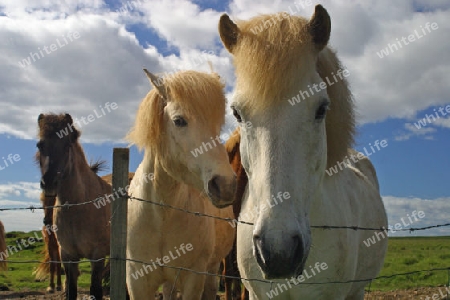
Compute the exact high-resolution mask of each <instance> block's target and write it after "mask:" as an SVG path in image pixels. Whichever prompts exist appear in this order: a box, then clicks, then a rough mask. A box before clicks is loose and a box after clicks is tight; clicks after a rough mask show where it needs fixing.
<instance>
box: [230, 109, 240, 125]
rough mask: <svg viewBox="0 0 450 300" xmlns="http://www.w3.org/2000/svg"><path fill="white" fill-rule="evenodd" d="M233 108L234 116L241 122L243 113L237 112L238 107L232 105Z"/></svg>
mask: <svg viewBox="0 0 450 300" xmlns="http://www.w3.org/2000/svg"><path fill="white" fill-rule="evenodd" d="M231 109H232V110H233V116H234V117H235V118H236V120H237V121H238V123H241V122H242V118H241V115H240V114H239V113H238V112H237V110H236V108H234V106H232V107H231Z"/></svg>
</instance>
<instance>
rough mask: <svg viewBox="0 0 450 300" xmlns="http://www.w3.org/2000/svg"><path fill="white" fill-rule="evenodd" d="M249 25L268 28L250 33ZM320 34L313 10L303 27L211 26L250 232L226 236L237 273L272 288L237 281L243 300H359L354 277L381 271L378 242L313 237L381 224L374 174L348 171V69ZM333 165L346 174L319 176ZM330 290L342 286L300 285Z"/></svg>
mask: <svg viewBox="0 0 450 300" xmlns="http://www.w3.org/2000/svg"><path fill="white" fill-rule="evenodd" d="M259 24H270V26H268V27H267V28H265V29H264V30H263V31H262V32H259V33H257V34H255V33H253V32H252V28H254V26H257V25H259ZM330 31H331V21H330V17H329V15H328V13H327V11H326V10H325V9H324V8H323V7H322V6H320V5H317V6H316V7H315V13H314V15H313V17H312V18H311V20H309V21H308V20H307V19H305V18H302V17H296V16H291V15H289V14H287V13H279V14H275V15H261V16H258V17H255V18H253V19H251V20H249V21H240V22H238V23H237V24H235V23H234V22H233V21H231V20H230V18H229V17H228V16H227V15H223V16H222V17H221V19H220V22H219V32H220V37H221V39H222V42H223V44H224V45H225V47H226V48H227V49H228V51H229V52H230V53H231V54H233V56H234V66H235V71H236V86H235V93H234V95H235V96H234V99H233V103H232V105H231V106H232V107H233V114H234V115H235V117H236V118H237V120H238V122H240V123H241V124H251V126H241V144H240V154H241V157H242V165H243V166H244V168H245V171H246V173H247V175H248V180H249V181H248V185H247V189H246V191H245V194H244V198H243V201H242V207H241V215H240V217H241V218H243V216H246V219H245V221H248V222H252V223H253V224H254V225H253V226H252V225H245V224H239V225H238V227H237V252H238V255H237V256H238V265H239V271H240V272H241V274H242V276H243V277H244V278H254V279H266V280H267V279H270V280H272V281H273V282H274V283H273V284H269V283H266V282H258V281H251V282H247V281H244V285H245V286H246V288H247V289H249V292H250V299H266V298H267V297H268V296H269V295H270V297H271V298H272V297H273V296H275V295H276V294H279V296H278V297H277V299H334V300H342V299H363V298H364V286H365V285H366V284H367V283H368V282H369V280H367V281H358V280H360V279H368V278H369V279H370V278H374V277H376V276H377V274H378V273H379V271H380V269H381V268H382V266H383V260H384V256H385V253H386V249H387V239H384V240H382V241H379V242H378V243H377V244H375V245H372V246H371V247H370V248H368V247H366V246H365V245H364V243H363V241H364V240H365V239H367V238H369V237H370V236H371V235H373V232H372V231H364V230H349V229H345V228H344V229H335V230H324V229H322V228H315V226H321V225H336V226H360V227H375V228H381V227H383V226H384V227H386V226H387V219H386V213H385V209H384V206H383V202H382V201H381V197H380V193H379V190H378V183H377V180H376V177H374V176H372V175H373V174H366V173H364V172H365V171H367V170H373V169H372V168H371V163H370V161H369V160H368V158H366V157H364V156H363V155H359V154H358V155H357V161H358V162H357V163H356V164H353V163H352V162H350V158H349V157H351V159H352V160H353V162H355V156H354V155H351V154H352V153H351V152H350V151H349V148H350V147H351V145H352V143H353V136H354V126H355V125H354V123H355V122H354V106H353V98H352V95H351V93H350V91H349V88H348V84H347V81H346V79H345V77H346V76H345V74H346V73H348V71H347V70H343V69H342V67H341V65H340V63H339V60H338V59H337V56H336V54H335V53H334V52H333V51H332V50H331V49H330V48H328V47H327V43H328V40H329V37H330ZM347 76H348V75H347ZM319 87H320V88H319ZM288 99H290V100H292V104H290V103H291V101H289V103H288ZM294 100H295V101H294ZM328 109H329V111H328ZM337 163H340V164H341V163H342V164H345V165H346V166H347V168H343V169H342V170H341V171H340V172H338V173H337V174H334V175H328V174H326V172H325V170H327V168H330V167H333V166H335V165H336V164H337ZM313 268H314V269H313ZM301 274H303V275H301ZM312 277H313V278H312ZM330 281H339V282H342V281H353V282H349V283H340V284H319V285H312V284H307V283H312V282H316V283H317V282H320V283H322V282H330Z"/></svg>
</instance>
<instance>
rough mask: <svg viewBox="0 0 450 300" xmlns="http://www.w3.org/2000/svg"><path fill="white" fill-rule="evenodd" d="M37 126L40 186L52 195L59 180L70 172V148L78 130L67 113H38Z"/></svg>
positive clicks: (47, 194)
mask: <svg viewBox="0 0 450 300" xmlns="http://www.w3.org/2000/svg"><path fill="white" fill-rule="evenodd" d="M38 126H39V141H38V142H37V144H36V146H37V148H38V152H37V153H36V161H37V162H38V163H39V166H40V169H41V188H42V189H43V190H44V191H45V195H46V196H54V195H56V192H57V187H58V183H59V180H60V179H61V178H63V177H64V176H65V175H66V174H68V173H69V172H70V171H69V168H70V165H71V160H72V158H71V155H72V154H71V151H70V149H71V146H72V144H73V143H76V142H77V140H78V137H79V136H80V132H79V131H78V130H76V129H75V128H74V125H73V120H72V117H71V116H70V115H69V114H60V115H55V114H47V115H44V114H40V115H39V117H38Z"/></svg>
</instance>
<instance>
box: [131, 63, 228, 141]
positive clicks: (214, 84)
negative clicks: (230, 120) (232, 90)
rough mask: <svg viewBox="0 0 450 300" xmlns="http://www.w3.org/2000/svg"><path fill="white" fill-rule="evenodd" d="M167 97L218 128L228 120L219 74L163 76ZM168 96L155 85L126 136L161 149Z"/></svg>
mask: <svg viewBox="0 0 450 300" xmlns="http://www.w3.org/2000/svg"><path fill="white" fill-rule="evenodd" d="M162 84H163V85H164V86H165V88H166V90H167V92H168V96H167V97H168V99H167V101H168V102H170V101H173V102H175V103H177V104H179V105H180V106H181V108H182V109H183V111H184V112H185V114H186V115H185V117H186V118H187V119H188V120H190V119H195V120H199V121H200V122H202V123H203V124H205V125H207V126H212V127H214V129H216V130H217V131H220V127H221V126H222V125H223V123H224V121H225V103H226V100H225V96H224V92H223V89H224V84H223V83H222V82H221V81H220V78H219V76H218V75H217V74H215V73H212V74H207V73H202V72H197V71H180V72H177V73H175V74H173V75H170V76H167V77H164V78H163V82H162ZM164 106H165V100H164V99H163V98H162V96H161V95H159V94H158V92H157V90H156V89H155V88H153V89H152V90H151V91H150V92H149V93H148V94H147V96H146V97H145V98H144V99H143V101H142V102H141V104H140V106H139V109H138V112H137V116H136V121H135V124H134V126H133V128H132V129H131V130H130V132H129V133H128V135H127V137H126V139H127V140H128V141H130V142H131V143H132V144H135V145H136V146H137V147H138V148H139V149H143V148H150V149H158V148H159V147H161V141H162V139H161V136H162V135H163V134H164V123H163V113H164Z"/></svg>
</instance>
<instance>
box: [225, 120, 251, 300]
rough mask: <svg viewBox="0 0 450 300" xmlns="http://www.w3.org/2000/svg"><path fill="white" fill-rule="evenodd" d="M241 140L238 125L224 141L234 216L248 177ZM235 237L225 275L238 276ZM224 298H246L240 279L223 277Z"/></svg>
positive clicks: (239, 206) (239, 209) (246, 294)
mask: <svg viewBox="0 0 450 300" xmlns="http://www.w3.org/2000/svg"><path fill="white" fill-rule="evenodd" d="M240 142H241V138H240V130H239V127H238V128H237V129H236V130H235V131H234V132H233V134H232V135H231V137H230V138H229V139H228V140H227V142H226V143H225V149H226V150H227V153H228V159H229V162H230V164H231V167H232V168H233V171H234V172H235V173H236V176H237V182H236V193H235V195H234V201H233V213H234V218H235V219H236V220H237V219H238V218H239V213H240V211H241V204H242V196H243V195H244V193H245V187H246V186H247V182H248V177H247V174H246V173H245V170H244V167H243V166H242V164H241V155H240V152H239V145H240ZM236 255H237V253H236V238H235V239H234V244H233V248H232V249H231V251H230V253H229V254H228V255H227V257H226V258H225V259H224V262H223V264H224V274H225V275H226V276H235V277H240V273H239V270H238V265H237V261H236ZM225 299H226V300H248V299H249V295H248V291H247V290H246V289H245V287H244V288H243V290H242V294H241V281H240V280H238V279H231V278H225Z"/></svg>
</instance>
